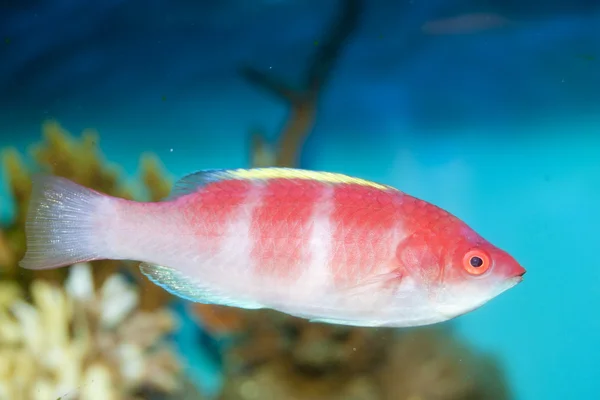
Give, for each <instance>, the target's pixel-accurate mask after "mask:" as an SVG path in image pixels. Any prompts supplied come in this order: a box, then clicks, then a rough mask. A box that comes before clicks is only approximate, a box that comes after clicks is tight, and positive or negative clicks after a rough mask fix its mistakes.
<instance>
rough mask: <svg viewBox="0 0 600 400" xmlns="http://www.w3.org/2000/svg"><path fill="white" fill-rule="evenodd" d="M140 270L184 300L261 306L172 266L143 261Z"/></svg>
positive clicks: (234, 305)
mask: <svg viewBox="0 0 600 400" xmlns="http://www.w3.org/2000/svg"><path fill="white" fill-rule="evenodd" d="M140 271H141V272H142V274H144V275H145V276H146V277H148V279H149V280H150V281H151V282H152V283H154V284H155V285H157V286H160V287H162V288H163V289H165V290H166V291H167V292H169V293H171V294H173V295H175V296H178V297H181V298H183V299H185V300H189V301H193V302H196V303H204V304H216V305H223V306H230V307H238V308H245V309H259V308H263V306H262V305H261V304H258V303H256V302H252V301H248V300H244V299H241V298H236V297H233V296H231V295H230V294H226V293H224V292H223V291H221V290H219V289H218V288H214V287H212V286H210V285H209V284H203V283H202V282H198V281H197V280H195V279H193V278H190V277H188V276H186V275H185V274H183V273H181V272H180V271H177V270H176V269H174V268H170V267H164V266H162V265H155V264H149V263H145V262H143V263H141V264H140Z"/></svg>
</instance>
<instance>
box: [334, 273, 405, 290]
mask: <svg viewBox="0 0 600 400" xmlns="http://www.w3.org/2000/svg"><path fill="white" fill-rule="evenodd" d="M403 276H404V272H403V269H402V268H397V269H394V270H392V271H389V272H385V273H382V274H376V275H372V276H369V277H367V278H364V279H362V280H361V281H359V282H357V283H355V284H351V285H348V286H347V287H345V288H343V289H341V292H342V293H343V294H344V295H346V296H356V295H360V294H364V293H366V292H368V291H370V290H376V289H383V290H385V289H390V288H393V287H394V286H397V285H399V284H400V282H402V277H403ZM393 285H394V286H393Z"/></svg>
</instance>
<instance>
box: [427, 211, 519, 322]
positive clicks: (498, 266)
mask: <svg viewBox="0 0 600 400" xmlns="http://www.w3.org/2000/svg"><path fill="white" fill-rule="evenodd" d="M457 225H458V226H457V229H456V230H449V231H448V232H447V235H448V236H447V237H446V238H445V240H442V242H443V243H445V244H444V245H443V246H441V252H440V253H439V260H440V263H439V264H440V267H441V268H440V270H439V276H438V279H437V282H432V283H433V284H432V286H431V287H432V288H433V289H432V290H433V293H434V295H433V299H434V300H433V301H434V302H435V307H436V309H437V310H438V312H440V313H441V314H443V315H445V316H447V317H448V318H454V317H456V316H459V315H462V314H465V313H467V312H470V311H473V310H475V309H477V308H479V307H481V306H482V305H484V304H485V303H487V302H488V301H490V300H491V299H493V298H495V297H497V296H498V295H500V294H501V293H503V292H505V291H507V290H508V289H510V288H512V287H514V286H515V285H517V284H519V283H520V282H521V281H522V280H523V275H525V272H526V270H525V269H524V268H523V267H522V266H521V265H520V264H519V262H517V260H515V258H513V257H512V256H511V255H510V254H508V253H507V252H506V251H504V250H502V249H500V248H498V247H496V246H495V245H493V244H492V243H490V242H489V241H487V240H486V239H484V238H483V237H481V236H480V235H479V234H477V233H476V232H475V231H474V230H473V229H471V228H470V227H468V226H466V225H465V224H463V223H460V222H459V223H457Z"/></svg>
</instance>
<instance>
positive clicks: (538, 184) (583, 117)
mask: <svg viewBox="0 0 600 400" xmlns="http://www.w3.org/2000/svg"><path fill="white" fill-rule="evenodd" d="M596 3H597V2H593V1H587V2H586V1H579V2H568V3H567V2H562V3H558V2H555V3H553V2H541V1H535V2H533V1H532V2H528V5H527V6H526V7H524V6H522V5H521V2H516V1H505V2H500V1H488V2H487V3H486V7H483V6H482V5H481V3H480V2H477V3H476V2H467V1H463V2H458V1H456V2H453V1H444V2H442V1H418V0H414V1H408V0H407V1H391V0H390V1H384V0H369V1H368V7H367V8H366V11H365V13H364V14H363V16H362V21H361V26H360V29H359V30H358V31H357V32H356V34H355V35H354V36H353V38H352V40H351V41H350V42H349V43H348V46H347V47H346V48H345V50H344V53H343V54H342V56H341V58H340V59H339V61H338V67H337V69H336V70H335V71H334V73H333V75H332V79H331V80H330V81H329V83H328V86H327V88H326V90H325V92H324V93H323V96H322V101H321V104H320V109H319V118H318V121H317V125H316V127H315V131H314V132H313V134H312V135H311V136H310V137H309V139H308V141H307V143H306V146H305V151H304V153H303V158H302V166H303V167H306V168H312V169H323V170H330V171H339V172H344V173H348V174H352V175H358V176H361V177H364V178H368V179H374V180H377V181H381V182H385V183H388V184H392V185H395V186H397V187H399V188H401V189H403V190H405V191H407V192H409V193H411V194H413V195H416V196H418V197H421V198H423V199H426V200H429V201H432V202H434V203H435V204H438V205H440V206H442V207H444V208H446V209H448V210H450V211H451V212H453V213H455V214H456V215H458V216H459V217H461V218H463V219H464V220H465V221H466V222H467V223H469V224H470V225H471V226H473V227H474V228H475V229H476V230H478V231H479V232H481V233H482V234H483V235H484V236H485V237H486V238H488V239H489V240H491V241H492V242H494V243H495V244H497V245H499V246H500V247H503V248H505V249H507V250H508V251H509V252H510V253H512V254H513V255H514V256H515V257H516V258H517V259H518V260H519V261H520V262H521V263H522V264H523V265H524V266H525V267H526V268H527V269H528V273H527V275H526V276H525V281H524V282H523V283H522V284H521V285H519V286H517V287H516V288H514V289H512V290H510V291H508V292H507V293H505V294H503V295H502V296H500V297H499V298H497V299H495V300H493V301H492V302H490V303H489V304H487V305H486V306H485V307H483V308H481V309H480V310H477V311H475V312H473V313H471V314H468V315H466V316H463V317H460V318H459V319H458V320H457V325H458V327H459V329H460V332H461V334H462V335H463V336H464V338H465V339H466V340H468V341H469V342H470V343H472V344H473V346H476V347H477V348H480V349H482V350H485V351H490V352H492V353H493V354H494V355H495V356H497V357H498V358H499V359H500V360H501V363H502V365H503V367H504V368H505V371H506V374H507V376H508V379H509V382H510V385H511V387H512V389H513V390H514V392H515V398H517V399H523V400H537V399H564V398H569V399H585V398H594V397H595V396H597V388H596V382H598V381H599V380H600V368H599V367H598V365H597V359H596V357H595V356H593V353H594V351H595V348H596V344H597V341H598V339H599V338H600V319H599V318H598V317H597V314H598V311H597V308H598V305H599V304H600V266H599V265H598V261H597V259H596V254H595V250H596V249H597V248H598V239H597V237H598V234H597V227H598V226H600V212H599V211H598V204H600V136H599V135H598V133H599V131H600V112H599V110H600V59H599V58H598V57H600V29H598V26H600V6H599V5H596ZM32 4H34V3H32ZM35 4H36V5H35V6H33V5H29V6H24V5H13V6H10V7H9V6H8V5H3V6H0V7H2V8H0V39H2V42H0V60H2V62H1V63H0V146H5V145H16V146H17V147H19V148H21V149H25V147H26V146H27V145H29V144H30V143H32V142H34V141H37V140H38V139H39V137H40V124H41V122H42V121H43V120H44V119H46V118H57V119H58V120H59V121H60V122H61V123H62V124H63V125H64V126H65V127H66V128H67V129H69V130H71V131H72V132H78V131H80V130H81V129H83V128H88V127H92V128H95V129H98V130H99V131H100V133H101V146H102V148H103V149H104V151H105V154H106V155H107V157H108V158H109V159H110V160H112V161H115V162H117V163H119V164H121V165H122V166H123V168H124V169H125V171H126V172H127V173H128V174H129V176H132V174H134V173H135V171H136V168H137V159H138V155H139V154H140V153H141V152H144V151H153V152H155V153H157V154H158V155H159V156H160V157H161V159H162V160H163V162H164V163H165V165H166V167H167V168H168V170H169V171H170V172H171V173H172V174H173V175H176V176H179V175H183V174H185V173H188V172H190V171H193V170H196V169H202V168H229V167H241V166H246V165H247V163H248V148H247V144H248V133H249V131H250V130H251V129H252V128H254V127H257V126H258V127H261V128H263V129H264V131H265V132H266V133H267V135H269V136H270V137H275V135H276V133H277V130H278V128H279V127H280V125H281V123H282V121H283V120H284V118H285V115H286V108H285V105H284V104H283V103H281V102H279V101H278V100H277V99H275V98H272V97H270V96H269V95H268V94H266V93H264V92H263V91H261V90H258V89H256V88H255V87H253V86H251V85H249V84H248V83H246V82H245V81H244V80H243V79H241V78H240V77H239V75H238V74H237V68H238V67H239V66H240V65H241V64H243V63H248V64H250V65H253V66H256V67H260V68H263V69H265V70H268V71H270V72H272V73H274V74H278V75H281V76H283V77H286V78H289V79H291V80H294V79H297V78H298V77H299V76H300V74H301V73H302V70H303V68H304V66H305V65H306V62H307V57H309V56H310V55H311V54H312V52H313V51H314V46H315V45H314V41H315V40H318V39H319V38H320V32H321V30H322V28H323V27H324V26H325V24H326V23H327V21H328V20H329V19H330V17H331V16H332V12H334V11H335V6H336V4H337V2H335V1H331V0H319V1H317V0H310V1H308V0H305V1H293V0H280V1H276V0H271V1H266V0H264V1H255V2H245V1H241V0H227V1H222V2H219V4H220V5H219V6H217V5H216V4H217V2H211V4H210V5H208V4H207V5H197V6H195V5H194V4H195V2H166V1H158V0H153V1H146V2H141V1H116V0H107V1H103V2H93V5H88V3H86V2H77V1H66V0H62V1H54V2H46V3H42V2H37V3H35ZM89 4H92V2H90V3H89ZM249 4H251V5H249ZM475 4H479V5H477V6H476V5H475ZM470 11H485V12H492V11H496V12H499V13H501V14H502V15H504V16H505V17H506V18H509V19H510V20H512V21H515V23H514V24H512V25H510V26H509V27H507V28H503V29H499V30H491V31H487V32H483V33H480V34H476V35H459V36H426V35H424V34H422V33H421V32H420V30H419V28H420V26H421V25H422V24H423V23H424V22H426V21H428V20H432V19H435V18H438V17H441V16H447V15H453V14H455V13H465V12H470ZM2 193H3V194H2V199H3V200H7V197H6V195H5V194H4V193H5V192H2ZM2 204H3V206H2V212H3V214H5V215H7V214H9V212H10V211H9V208H8V207H4V204H5V203H4V202H2ZM190 334H191V333H190V332H187V331H185V332H183V333H182V334H181V337H180V339H181V341H182V342H181V343H186V342H185V340H189V337H190ZM186 338H188V339H186ZM182 346H185V344H182ZM190 346H191V344H190ZM198 357H199V358H203V357H204V358H206V356H205V355H202V354H200V355H198ZM198 365H204V364H198ZM209 367H210V366H209V365H208V364H206V371H208V372H206V371H204V372H203V371H202V370H199V369H198V367H196V372H195V373H196V376H198V377H200V378H202V379H207V380H211V382H212V381H213V380H214V379H216V378H215V376H214V374H213V373H212V372H210V371H209Z"/></svg>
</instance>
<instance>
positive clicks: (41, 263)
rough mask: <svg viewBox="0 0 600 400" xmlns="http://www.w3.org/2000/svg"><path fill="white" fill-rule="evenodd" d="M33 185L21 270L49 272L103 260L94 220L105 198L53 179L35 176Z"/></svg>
mask: <svg viewBox="0 0 600 400" xmlns="http://www.w3.org/2000/svg"><path fill="white" fill-rule="evenodd" d="M32 183H33V187H32V192H31V199H30V202H29V210H28V215H27V222H26V225H25V233H26V237H27V252H26V253H25V257H24V258H23V259H22V260H21V262H20V265H21V267H23V268H27V269H50V268H57V267H63V266H66V265H71V264H75V263H77V262H83V261H91V260H98V259H102V258H104V257H102V246H103V241H102V239H100V240H99V239H98V236H97V235H98V234H101V230H100V229H98V224H97V221H98V220H99V218H98V217H99V215H98V209H99V208H101V209H105V207H104V205H106V200H107V196H105V195H103V194H101V193H98V192H96V191H94V190H91V189H88V188H86V187H83V186H80V185H78V184H76V183H74V182H71V181H69V180H68V179H65V178H60V177H56V176H36V177H34V178H33V182H32Z"/></svg>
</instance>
